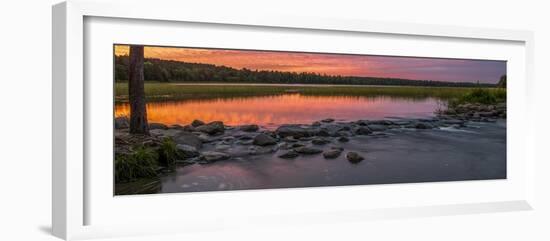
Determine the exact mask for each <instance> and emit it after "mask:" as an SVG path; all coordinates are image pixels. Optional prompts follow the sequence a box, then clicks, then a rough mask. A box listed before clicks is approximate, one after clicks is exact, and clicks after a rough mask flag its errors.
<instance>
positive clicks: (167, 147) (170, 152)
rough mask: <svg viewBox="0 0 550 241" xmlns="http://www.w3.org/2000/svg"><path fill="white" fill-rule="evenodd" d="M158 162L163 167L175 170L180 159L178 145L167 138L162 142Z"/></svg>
mask: <svg viewBox="0 0 550 241" xmlns="http://www.w3.org/2000/svg"><path fill="white" fill-rule="evenodd" d="M158 154H159V159H158V162H159V164H160V165H161V166H164V167H166V168H168V169H171V170H174V168H175V167H176V160H177V158H178V149H177V148H176V143H175V142H174V141H173V140H172V139H171V138H166V139H164V140H163V141H162V143H161V145H160V148H159V150H158Z"/></svg>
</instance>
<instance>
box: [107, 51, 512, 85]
mask: <svg viewBox="0 0 550 241" xmlns="http://www.w3.org/2000/svg"><path fill="white" fill-rule="evenodd" d="M114 61H115V72H114V77H115V81H116V82H126V81H128V65H129V57H128V56H115V59H114ZM144 75H145V76H144V78H145V81H155V82H176V83H177V82H188V83H200V82H212V83H276V84H341V85H399V86H439V87H495V86H498V84H485V83H472V82H445V81H435V80H411V79H398V78H378V77H358V76H339V75H325V74H318V73H305V72H304V73H297V72H282V71H267V70H250V69H246V68H243V69H236V68H231V67H227V66H217V65H213V64H202V63H187V62H181V61H174V60H162V59H155V58H145V60H144ZM502 78H504V79H505V78H506V77H505V76H503V77H502ZM502 78H501V81H500V82H502Z"/></svg>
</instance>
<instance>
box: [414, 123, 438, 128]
mask: <svg viewBox="0 0 550 241" xmlns="http://www.w3.org/2000/svg"><path fill="white" fill-rule="evenodd" d="M414 128H416V129H432V128H434V126H433V125H432V124H430V123H426V122H418V123H416V124H415V125H414Z"/></svg>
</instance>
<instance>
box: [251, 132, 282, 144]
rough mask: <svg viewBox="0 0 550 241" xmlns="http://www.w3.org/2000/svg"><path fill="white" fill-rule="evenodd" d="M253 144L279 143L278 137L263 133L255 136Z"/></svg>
mask: <svg viewBox="0 0 550 241" xmlns="http://www.w3.org/2000/svg"><path fill="white" fill-rule="evenodd" d="M253 144H254V145H258V146H269V145H275V144H277V139H275V138H273V137H271V136H269V135H266V134H263V133H262V134H258V135H257V136H256V137H254V141H253Z"/></svg>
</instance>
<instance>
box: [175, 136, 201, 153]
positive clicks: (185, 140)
mask: <svg viewBox="0 0 550 241" xmlns="http://www.w3.org/2000/svg"><path fill="white" fill-rule="evenodd" d="M173 138H174V142H176V143H177V144H185V145H189V146H192V147H195V148H197V149H200V148H201V147H202V141H201V139H200V138H199V137H198V136H196V135H195V134H193V133H189V132H180V133H178V135H177V136H175V137H173Z"/></svg>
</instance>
